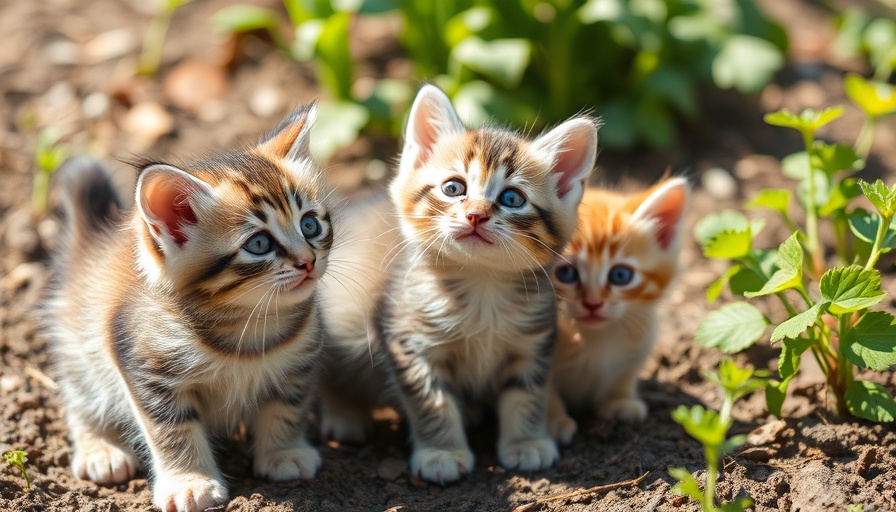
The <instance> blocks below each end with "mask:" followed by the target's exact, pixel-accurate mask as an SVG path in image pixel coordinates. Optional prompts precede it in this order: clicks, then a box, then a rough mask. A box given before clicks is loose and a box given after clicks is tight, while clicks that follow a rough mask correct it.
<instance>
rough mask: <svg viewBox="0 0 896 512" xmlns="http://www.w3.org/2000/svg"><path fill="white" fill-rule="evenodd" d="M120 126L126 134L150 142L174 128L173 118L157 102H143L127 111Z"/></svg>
mask: <svg viewBox="0 0 896 512" xmlns="http://www.w3.org/2000/svg"><path fill="white" fill-rule="evenodd" d="M122 128H123V129H124V131H125V132H127V133H128V134H130V135H133V136H134V137H136V138H138V139H140V140H142V141H145V142H148V143H150V144H151V143H152V142H155V140H156V139H158V138H159V137H161V136H162V135H166V134H168V133H171V132H172V131H173V130H174V118H173V117H172V116H171V114H169V113H168V112H167V111H166V110H165V109H164V108H162V106H161V105H159V104H158V103H153V102H143V103H138V104H136V105H134V106H133V107H132V108H131V109H130V110H129V111H128V113H127V114H126V115H125V118H124V120H123V122H122Z"/></svg>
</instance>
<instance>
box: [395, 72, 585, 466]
mask: <svg viewBox="0 0 896 512" xmlns="http://www.w3.org/2000/svg"><path fill="white" fill-rule="evenodd" d="M596 144H597V133H596V123H595V121H594V120H592V119H588V118H575V119H572V120H570V121H567V122H566V123H564V124H562V125H560V126H559V127H557V128H555V129H554V130H553V131H551V132H549V133H547V134H545V135H542V136H541V137H538V138H536V139H535V140H534V141H526V140H524V139H522V138H520V137H519V136H517V135H515V134H512V133H509V132H506V131H503V130H499V129H495V128H483V129H476V130H468V129H466V128H465V127H464V126H463V125H462V124H461V122H460V121H459V119H458V118H457V115H456V113H455V112H454V109H453V107H452V106H451V104H450V102H449V101H448V99H447V98H446V97H445V96H444V94H443V93H442V92H441V91H439V90H438V89H436V88H435V87H432V86H426V87H424V88H423V89H422V90H421V91H420V93H419V94H418V96H417V99H416V100H415V103H414V106H413V108H412V110H411V117H410V120H409V122H408V128H407V132H406V143H405V147H404V151H403V153H402V157H401V162H400V169H399V173H398V176H397V177H396V178H395V180H394V181H393V183H392V185H391V188H390V191H391V195H392V200H393V202H394V204H395V205H396V209H397V213H398V221H399V226H400V229H401V232H402V235H403V237H402V238H403V240H402V246H401V248H400V251H401V252H400V254H399V255H398V256H397V258H396V260H395V262H394V264H393V266H392V268H391V269H390V272H389V280H388V283H387V285H386V294H385V295H384V297H383V298H382V300H381V301H380V303H379V306H378V308H379V315H380V321H379V324H378V333H377V338H378V340H379V342H380V345H379V351H380V355H381V357H382V359H383V361H384V365H385V368H386V370H387V372H388V373H389V375H390V378H391V381H392V383H393V385H394V389H395V392H396V394H397V397H398V399H399V402H400V404H401V406H402V408H403V410H404V412H405V414H406V416H407V418H408V421H409V423H410V428H411V437H412V443H413V453H412V455H411V460H410V466H411V470H412V472H413V473H414V474H416V475H418V476H420V477H422V478H424V479H426V480H429V481H433V482H439V483H445V482H450V481H453V480H457V479H458V478H460V477H461V476H462V475H463V474H464V473H466V472H468V471H470V469H471V468H472V466H473V454H472V452H471V451H470V449H469V447H468V445H467V440H466V435H465V432H464V423H465V418H464V412H463V411H464V405H465V404H467V403H473V404H493V405H494V406H495V409H496V412H497V414H498V417H499V421H500V429H499V436H498V458H499V460H500V462H501V464H502V465H504V466H505V467H508V468H519V469H522V470H538V469H543V468H546V467H548V466H550V465H552V464H554V462H555V461H556V459H557V457H558V452H557V448H556V445H555V443H554V442H553V441H552V440H551V439H550V437H549V436H548V433H547V423H546V399H547V378H548V369H549V366H550V361H551V357H552V353H553V351H554V340H555V335H556V305H555V297H554V293H553V290H552V287H551V283H550V278H549V270H546V269H550V268H551V266H552V265H553V264H554V262H555V260H556V259H557V257H558V256H559V252H560V251H561V250H562V248H563V247H564V246H565V245H566V243H567V241H568V239H569V238H570V236H571V235H572V232H573V230H574V227H575V224H576V207H577V206H578V203H579V200H580V198H581V193H582V183H583V181H584V179H585V178H586V177H587V175H588V173H589V172H590V171H591V169H592V166H593V163H594V157H595V152H596ZM449 182H454V183H461V184H462V186H463V188H464V191H463V193H460V194H456V193H455V192H457V191H458V190H460V189H458V188H452V187H453V186H454V185H451V186H449V187H448V189H446V186H448V184H449ZM507 191H513V194H517V195H519V196H521V197H523V198H524V203H522V204H520V205H519V207H516V206H514V207H511V206H508V205H507V204H502V200H501V197H502V195H503V194H505V193H506V192H507ZM515 197H516V196H515ZM512 204H514V205H516V203H512Z"/></svg>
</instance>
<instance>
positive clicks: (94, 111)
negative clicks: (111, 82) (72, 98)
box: [81, 92, 110, 119]
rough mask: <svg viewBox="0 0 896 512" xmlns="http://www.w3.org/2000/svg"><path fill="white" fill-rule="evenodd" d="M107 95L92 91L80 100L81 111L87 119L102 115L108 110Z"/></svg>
mask: <svg viewBox="0 0 896 512" xmlns="http://www.w3.org/2000/svg"><path fill="white" fill-rule="evenodd" d="M109 103H110V101H109V97H108V96H106V95H105V94H103V93H101V92H92V93H90V94H88V95H87V96H86V97H85V98H84V100H82V101H81V113H82V114H84V117H86V118H87V119H96V118H98V117H102V116H103V115H105V114H106V112H108V111H109Z"/></svg>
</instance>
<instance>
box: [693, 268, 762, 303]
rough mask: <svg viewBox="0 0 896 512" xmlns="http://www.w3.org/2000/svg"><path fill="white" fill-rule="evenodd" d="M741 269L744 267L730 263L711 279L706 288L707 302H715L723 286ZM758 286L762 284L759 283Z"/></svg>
mask: <svg viewBox="0 0 896 512" xmlns="http://www.w3.org/2000/svg"><path fill="white" fill-rule="evenodd" d="M743 269H744V267H742V266H741V265H732V266H731V268H729V269H728V271H727V272H725V273H724V274H722V276H721V277H719V278H718V279H716V280H715V281H713V283H712V284H711V285H709V288H707V290H706V301H707V302H709V303H713V302H715V301H716V299H718V298H719V295H721V294H722V290H723V289H724V288H725V285H727V284H728V282H729V281H730V280H731V278H732V277H734V276H735V275H736V274H737V273H738V272H740V271H742V270H743ZM754 275H755V274H754ZM760 286H762V284H761V283H760Z"/></svg>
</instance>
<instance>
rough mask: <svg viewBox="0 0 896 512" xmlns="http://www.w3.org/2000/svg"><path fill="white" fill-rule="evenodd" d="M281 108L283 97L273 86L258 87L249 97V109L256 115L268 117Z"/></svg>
mask: <svg viewBox="0 0 896 512" xmlns="http://www.w3.org/2000/svg"><path fill="white" fill-rule="evenodd" d="M281 108H283V98H282V96H281V95H280V92H279V91H277V89H274V88H273V87H268V86H264V87H259V88H258V89H256V90H255V92H254V93H252V97H250V98H249V110H250V111H251V112H252V113H253V114H255V115H256V116H258V117H270V116H272V115H274V114H276V113H277V112H279V111H280V109H281Z"/></svg>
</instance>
